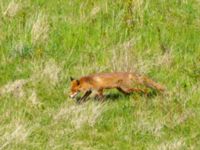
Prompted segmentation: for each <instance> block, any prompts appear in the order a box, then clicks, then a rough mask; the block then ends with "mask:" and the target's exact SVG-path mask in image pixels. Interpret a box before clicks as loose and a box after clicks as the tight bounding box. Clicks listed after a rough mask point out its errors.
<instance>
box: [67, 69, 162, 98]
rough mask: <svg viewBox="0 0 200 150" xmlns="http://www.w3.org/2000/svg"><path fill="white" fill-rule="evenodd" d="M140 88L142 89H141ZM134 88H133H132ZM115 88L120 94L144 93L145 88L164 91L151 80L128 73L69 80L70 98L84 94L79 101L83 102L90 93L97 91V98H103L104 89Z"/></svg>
mask: <svg viewBox="0 0 200 150" xmlns="http://www.w3.org/2000/svg"><path fill="white" fill-rule="evenodd" d="M141 86H142V87H141ZM133 87H135V88H133ZM111 88H117V89H118V90H119V91H120V92H123V93H125V94H129V93H132V92H144V93H145V92H146V90H147V88H153V89H156V90H158V91H164V87H163V86H162V85H160V84H158V83H156V82H154V81H153V80H151V79H149V78H147V77H145V76H140V75H137V74H135V73H130V72H114V73H98V74H92V75H88V76H84V77H81V78H80V79H79V80H74V79H71V94H70V96H71V98H74V97H75V96H76V95H77V94H78V93H79V92H84V93H85V94H84V96H83V97H82V98H81V100H85V99H86V98H87V97H88V96H89V95H90V94H91V93H92V91H97V96H98V97H100V98H101V97H103V90H104V89H111Z"/></svg>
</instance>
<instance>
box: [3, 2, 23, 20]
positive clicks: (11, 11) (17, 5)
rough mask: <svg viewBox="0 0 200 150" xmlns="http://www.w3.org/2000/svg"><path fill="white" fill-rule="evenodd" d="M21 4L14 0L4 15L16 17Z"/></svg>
mask: <svg viewBox="0 0 200 150" xmlns="http://www.w3.org/2000/svg"><path fill="white" fill-rule="evenodd" d="M20 9H21V6H20V3H18V2H16V1H14V0H12V1H11V2H10V3H9V4H8V6H7V8H6V10H5V11H4V13H3V15H4V16H8V17H15V16H16V15H17V13H18V12H19V11H20Z"/></svg>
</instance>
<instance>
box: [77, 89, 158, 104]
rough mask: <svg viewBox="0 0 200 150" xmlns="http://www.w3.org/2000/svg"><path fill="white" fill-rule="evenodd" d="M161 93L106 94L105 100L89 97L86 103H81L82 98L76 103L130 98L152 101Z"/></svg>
mask: <svg viewBox="0 0 200 150" xmlns="http://www.w3.org/2000/svg"><path fill="white" fill-rule="evenodd" d="M160 94H161V93H159V92H156V91H154V90H153V91H150V92H148V93H131V94H122V93H119V92H118V93H109V94H106V95H104V98H103V99H99V98H95V97H89V98H87V99H86V100H85V101H81V100H80V97H79V98H77V99H76V102H77V103H78V104H81V103H84V102H87V101H89V100H94V101H99V102H106V101H113V102H114V101H118V100H121V99H125V98H127V97H128V98H129V97H133V98H134V97H137V98H138V97H145V98H147V99H151V98H154V97H156V96H158V95H160Z"/></svg>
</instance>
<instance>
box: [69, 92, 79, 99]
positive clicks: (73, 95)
mask: <svg viewBox="0 0 200 150" xmlns="http://www.w3.org/2000/svg"><path fill="white" fill-rule="evenodd" d="M77 94H78V92H76V93H74V94H71V95H70V98H75V97H76V95H77Z"/></svg>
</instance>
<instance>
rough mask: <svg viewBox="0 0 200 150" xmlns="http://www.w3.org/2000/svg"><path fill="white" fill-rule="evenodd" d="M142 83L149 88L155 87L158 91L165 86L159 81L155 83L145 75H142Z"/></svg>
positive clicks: (163, 89) (162, 89)
mask: <svg viewBox="0 0 200 150" xmlns="http://www.w3.org/2000/svg"><path fill="white" fill-rule="evenodd" d="M143 83H144V84H145V85H146V86H147V87H150V88H153V89H156V90H158V91H161V92H163V91H165V87H164V86H162V85H160V84H159V83H156V82H155V81H153V80H151V79H149V78H147V77H143Z"/></svg>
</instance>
